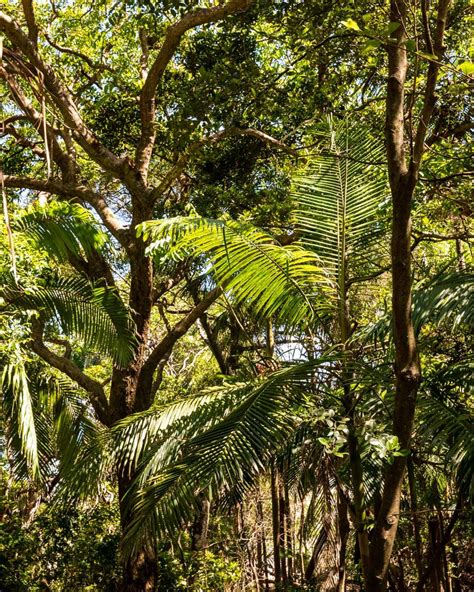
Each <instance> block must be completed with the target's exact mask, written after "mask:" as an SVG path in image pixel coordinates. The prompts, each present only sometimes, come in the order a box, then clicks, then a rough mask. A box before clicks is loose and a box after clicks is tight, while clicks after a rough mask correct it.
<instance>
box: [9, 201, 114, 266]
mask: <svg viewBox="0 0 474 592" xmlns="http://www.w3.org/2000/svg"><path fill="white" fill-rule="evenodd" d="M13 229H14V230H16V231H18V232H22V233H24V234H26V235H27V236H28V237H29V238H30V239H32V240H33V242H34V244H35V245H36V246H37V247H38V248H41V249H45V250H46V251H47V253H48V254H49V255H51V256H52V257H53V258H55V259H56V260H58V261H67V260H68V256H69V255H70V254H73V255H77V256H78V255H82V254H84V255H86V256H88V255H90V254H91V253H92V252H94V251H100V250H101V249H103V247H104V245H105V243H106V241H107V236H106V234H105V233H103V232H102V231H101V230H100V228H99V225H98V224H97V221H96V220H95V219H94V217H93V215H92V214H91V213H90V212H89V211H88V210H86V209H85V208H83V207H82V206H80V205H79V204H73V203H68V202H64V201H55V200H54V201H51V202H49V203H47V204H46V205H44V206H43V205H39V204H38V203H34V204H33V205H31V206H29V207H28V208H27V209H26V210H24V211H23V212H22V213H21V215H20V216H18V217H17V218H16V220H14V223H13Z"/></svg>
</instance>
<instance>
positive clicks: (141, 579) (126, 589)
mask: <svg viewBox="0 0 474 592" xmlns="http://www.w3.org/2000/svg"><path fill="white" fill-rule="evenodd" d="M117 480H118V489H119V497H120V524H121V528H122V535H123V533H125V532H126V531H127V525H128V523H129V521H130V514H129V511H128V508H127V506H126V503H125V499H126V497H125V496H126V493H127V491H128V489H129V488H130V484H131V482H132V480H133V476H128V475H123V474H119V475H118V476H117ZM157 586H158V565H157V561H156V553H155V549H154V548H153V546H152V545H151V544H150V545H144V546H143V547H142V548H141V549H140V551H139V552H138V553H137V554H136V555H134V556H133V557H130V558H128V559H127V560H126V561H125V563H124V567H123V579H122V582H121V584H120V587H119V592H156V591H157V590H158V587H157Z"/></svg>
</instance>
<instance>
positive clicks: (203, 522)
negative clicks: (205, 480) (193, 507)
mask: <svg viewBox="0 0 474 592" xmlns="http://www.w3.org/2000/svg"><path fill="white" fill-rule="evenodd" d="M200 499H201V507H200V509H199V512H198V514H197V516H196V519H195V520H194V524H193V531H192V532H193V534H192V542H191V549H192V550H193V551H202V550H204V549H205V548H206V547H207V543H208V540H207V532H208V528H209V516H210V510H211V504H210V502H209V500H208V499H207V497H206V496H204V495H202V494H201V496H200Z"/></svg>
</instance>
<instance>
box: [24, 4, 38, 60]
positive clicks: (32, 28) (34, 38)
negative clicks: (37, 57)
mask: <svg viewBox="0 0 474 592" xmlns="http://www.w3.org/2000/svg"><path fill="white" fill-rule="evenodd" d="M21 4H22V6H23V13H24V15H25V20H26V26H27V27H28V37H29V39H30V41H31V43H32V44H33V46H34V48H35V49H38V25H37V24H36V19H35V12H34V9H33V0H21Z"/></svg>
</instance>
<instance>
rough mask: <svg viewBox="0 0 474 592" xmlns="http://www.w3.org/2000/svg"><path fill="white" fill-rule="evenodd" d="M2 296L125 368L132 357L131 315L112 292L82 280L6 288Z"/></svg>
mask: <svg viewBox="0 0 474 592" xmlns="http://www.w3.org/2000/svg"><path fill="white" fill-rule="evenodd" d="M1 295H2V296H3V298H4V299H5V300H6V302H7V303H8V306H9V307H11V308H17V309H23V310H25V309H32V310H39V311H41V312H42V313H43V315H44V316H45V320H49V321H53V322H54V321H55V322H56V323H58V325H59V327H60V329H61V331H62V333H63V334H65V335H74V336H76V337H78V338H79V339H82V340H83V341H84V342H85V343H86V344H87V345H88V346H89V347H91V348H96V349H98V350H99V351H101V352H104V353H106V354H108V355H110V356H112V357H113V359H114V361H115V362H116V363H117V364H125V363H126V362H127V360H129V359H130V358H131V356H132V355H133V349H134V344H135V340H134V332H133V326H132V322H131V318H130V315H129V313H128V310H127V308H126V307H125V305H124V304H123V302H122V300H121V298H120V296H119V295H118V293H117V292H116V290H114V289H113V288H109V287H105V286H99V287H96V286H93V285H92V284H91V283H90V282H88V281H87V280H85V279H83V278H65V279H64V278H59V279H54V280H48V281H47V282H46V285H44V286H32V287H28V288H23V287H21V286H17V285H15V284H13V285H12V284H10V285H6V286H4V288H3V290H2V292H1Z"/></svg>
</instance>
